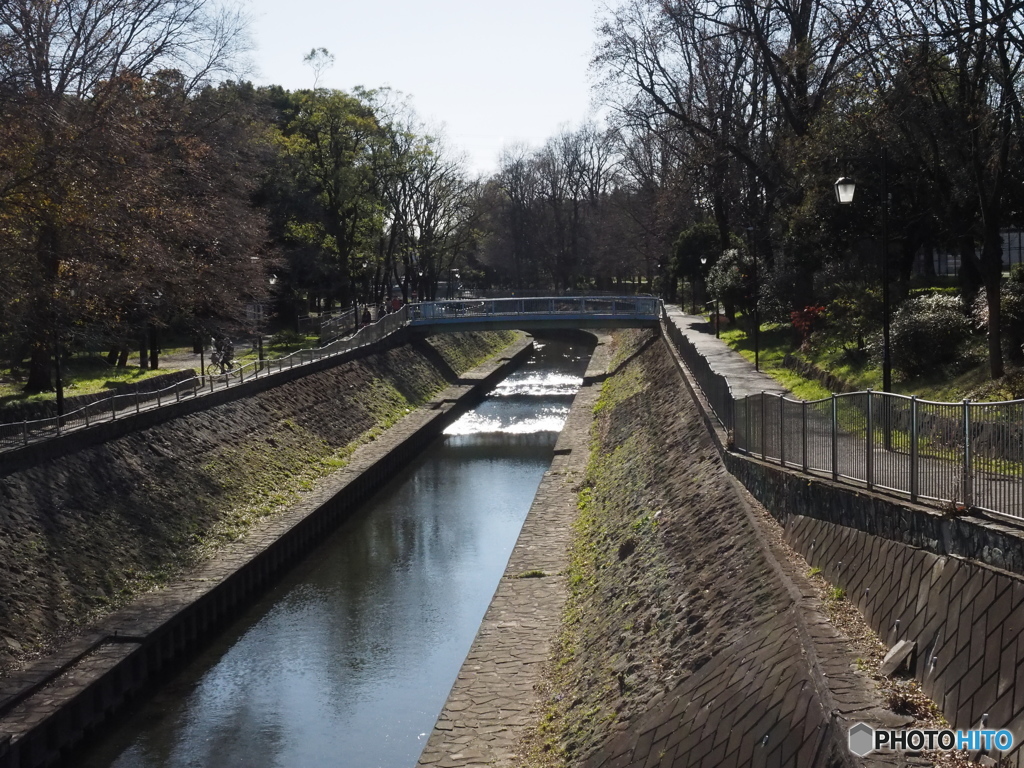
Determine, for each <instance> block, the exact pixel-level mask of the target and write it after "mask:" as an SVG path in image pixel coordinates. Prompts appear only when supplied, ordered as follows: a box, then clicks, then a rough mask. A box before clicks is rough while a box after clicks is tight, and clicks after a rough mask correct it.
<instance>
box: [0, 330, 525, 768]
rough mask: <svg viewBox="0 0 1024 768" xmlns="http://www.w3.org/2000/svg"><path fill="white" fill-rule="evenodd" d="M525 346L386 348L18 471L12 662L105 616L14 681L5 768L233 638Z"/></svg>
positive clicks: (7, 689) (51, 750)
mask: <svg viewBox="0 0 1024 768" xmlns="http://www.w3.org/2000/svg"><path fill="white" fill-rule="evenodd" d="M511 338H512V337H511V336H509V335H505V336H503V337H498V338H494V337H490V338H488V337H486V335H480V334H467V335H465V336H461V337H444V338H439V339H436V340H431V341H430V343H428V342H424V341H419V342H415V343H413V344H411V345H405V346H400V347H395V348H391V349H378V350H376V351H375V352H374V353H373V354H367V355H364V356H362V357H355V358H352V359H348V360H346V361H342V362H340V364H336V365H334V366H332V367H324V368H323V369H322V370H320V371H318V372H315V373H313V374H311V375H309V376H305V377H301V378H300V377H295V378H292V379H291V380H290V381H287V382H285V383H284V384H282V385H280V386H278V387H273V388H263V389H262V390H260V391H257V392H254V393H250V396H249V397H245V398H242V399H232V400H230V401H227V402H221V403H219V404H214V405H213V407H211V408H208V409H206V410H203V411H195V412H192V413H185V414H182V415H179V416H178V417H177V418H171V419H169V420H163V421H161V422H160V423H157V424H153V425H152V426H149V427H148V428H145V429H142V430H139V431H135V432H130V433H127V434H124V435H122V436H120V437H118V438H115V439H112V440H110V441H107V442H103V443H100V444H94V445H87V446H84V447H81V448H79V449H78V450H74V449H72V448H69V447H67V446H65V447H64V448H63V449H62V450H61V451H60V452H59V453H60V457H59V459H57V460H54V461H51V462H43V463H40V464H35V465H31V466H23V467H20V468H7V467H5V468H4V469H5V472H4V474H3V475H2V476H0V477H2V485H0V489H2V492H3V494H4V505H3V506H2V507H0V511H2V519H0V524H2V527H0V546H2V547H3V549H4V551H5V554H7V553H10V554H11V555H13V556H12V557H11V558H10V559H8V560H5V562H4V567H2V568H0V580H6V582H7V583H6V584H5V585H4V589H3V590H2V591H0V594H3V595H4V602H3V609H4V613H3V615H2V616H0V633H2V634H3V636H4V637H6V638H7V639H8V642H7V647H8V648H12V647H14V646H18V645H20V646H22V647H23V648H24V647H26V646H28V645H29V644H30V643H32V642H36V641H37V640H36V637H39V636H41V635H43V633H44V632H45V630H46V629H47V628H48V627H53V626H55V625H57V626H59V622H60V621H61V620H62V618H63V619H64V620H65V621H66V622H67V624H66V625H65V627H64V629H65V631H66V632H70V631H71V630H72V629H73V628H74V626H73V625H72V624H71V622H70V620H69V619H68V618H67V616H66V615H64V614H63V611H62V610H61V609H62V608H63V609H64V610H66V611H70V609H69V608H68V607H67V606H68V605H72V606H77V607H79V608H81V607H82V606H84V605H87V604H88V598H89V597H93V598H94V599H95V600H96V602H97V603H98V605H99V606H100V607H103V608H106V609H107V610H106V611H105V612H104V613H105V615H104V616H102V617H101V618H98V619H97V620H96V621H95V622H94V623H93V624H92V625H91V627H90V628H89V629H87V630H86V631H84V632H83V633H82V634H81V635H80V636H79V637H77V638H76V639H74V640H72V641H70V642H67V643H64V644H62V645H60V646H59V648H58V649H57V650H56V651H55V652H53V653H50V654H48V655H47V656H45V657H44V658H43V659H41V660H39V661H38V662H35V663H33V664H30V665H28V666H27V667H25V668H23V669H21V670H20V671H18V672H17V673H11V674H8V675H7V676H6V677H4V678H3V679H2V680H0V766H2V767H3V768H8V767H10V768H14V767H15V766H17V767H18V768H27V767H28V766H38V765H47V764H49V763H51V762H52V761H54V760H55V759H57V758H58V757H59V756H60V754H61V753H62V752H63V751H66V750H67V749H68V748H69V747H70V746H71V745H73V744H74V743H76V742H77V741H78V740H79V739H81V738H82V736H83V735H85V734H87V733H88V732H89V731H90V730H92V729H94V728H95V727H96V726H97V725H99V724H100V723H101V722H102V721H103V720H104V719H105V718H106V717H108V716H109V714H110V713H111V712H113V711H114V710H116V709H117V708H118V707H120V706H122V705H123V704H124V702H125V701H126V700H127V699H130V698H131V696H133V695H135V694H136V693H137V692H139V691H140V690H142V689H143V688H144V687H145V686H146V685H147V683H148V682H149V681H150V680H151V679H153V678H154V677H156V676H158V675H159V674H160V673H161V672H162V671H163V670H165V669H167V668H169V667H170V666H171V665H174V664H176V663H177V661H178V659H180V658H181V657H182V656H183V655H185V654H187V653H189V652H190V651H192V650H193V649H195V648H197V647H198V646H199V645H200V644H201V643H202V642H203V640H204V638H205V637H206V636H208V635H209V634H210V633H211V632H212V631H215V630H216V629H218V628H219V627H222V626H224V624H225V623H226V622H227V621H228V620H229V619H230V618H232V617H233V616H234V615H235V614H236V613H237V612H238V611H239V610H240V609H241V608H243V607H244V606H245V605H247V604H248V603H249V602H250V601H251V599H252V598H253V597H255V596H256V595H257V594H258V593H259V592H260V591H262V590H263V589H264V588H266V587H267V586H269V585H270V584H271V583H273V581H274V580H275V579H276V578H277V576H278V575H280V574H281V573H282V572H283V571H284V570H285V569H287V568H288V567H289V566H290V565H291V564H293V563H294V562H296V561H297V560H298V559H300V558H301V557H302V556H303V554H304V553H305V552H307V551H308V550H309V549H311V548H312V547H314V546H316V544H317V543H318V542H319V541H321V540H322V539H323V536H324V534H325V533H326V532H327V531H328V530H329V529H331V528H332V527H333V526H334V525H336V524H337V523H338V522H340V521H341V520H342V519H343V518H344V517H345V516H347V515H348V514H349V512H350V511H351V510H352V509H353V508H354V507H355V506H356V505H357V504H358V503H360V502H361V501H362V500H363V499H365V498H366V497H367V496H368V495H369V494H371V493H372V492H373V491H374V490H375V489H376V488H377V487H379V486H380V485H381V484H382V483H383V482H384V481H386V480H387V479H388V478H389V477H390V476H391V475H392V474H393V473H394V472H395V471H396V470H397V469H398V468H399V467H401V466H402V465H403V464H404V463H406V462H407V461H408V460H409V459H411V458H412V457H413V456H414V455H415V454H416V453H418V452H419V451H420V450H421V449H422V447H423V446H424V445H425V444H426V443H427V442H428V441H429V440H430V439H432V438H433V437H435V436H436V435H437V434H438V432H439V431H440V430H441V429H443V427H444V426H445V425H446V424H447V423H449V422H450V420H451V419H453V418H455V415H456V413H457V412H459V411H460V410H461V409H462V408H463V407H465V406H468V405H471V404H472V402H473V401H475V399H477V398H478V397H480V396H482V394H483V392H485V391H486V390H487V389H488V388H489V387H490V386H491V385H492V384H493V383H495V382H496V381H497V380H499V379H500V378H501V377H503V376H504V375H506V374H507V372H508V370H510V369H511V368H512V367H514V366H515V365H516V364H518V362H519V360H520V359H522V357H524V356H525V355H526V354H528V352H529V349H528V347H529V342H528V341H523V340H521V341H519V342H517V343H515V344H514V345H513V346H511V347H508V349H506V350H505V351H504V352H502V353H501V356H500V357H499V358H496V359H493V360H491V361H490V362H488V363H486V364H484V365H482V366H480V367H478V368H475V369H473V370H472V371H470V372H468V373H463V374H462V375H461V376H460V375H458V372H460V371H462V370H464V369H465V368H466V367H467V366H468V365H469V363H470V362H471V361H474V360H479V359H481V358H482V357H486V356H487V355H488V354H490V353H491V352H493V351H494V350H495V349H497V348H500V347H504V346H506V345H507V344H508V342H509V340H510V339H511ZM446 385H447V386H446ZM414 406H420V407H419V408H418V409H415V410H413V408H414ZM410 411H411V412H410ZM395 422H397V423H395ZM392 423H394V426H391V427H390V429H386V427H388V426H390V425H391V424H392ZM33 543H34V546H33ZM189 546H192V547H193V548H194V551H192V552H191V558H192V561H193V563H194V564H193V565H192V566H191V567H190V568H188V569H186V570H185V571H184V572H183V574H182V575H181V576H179V577H177V578H174V579H172V580H170V582H169V583H168V584H167V585H166V586H164V587H163V588H162V589H159V590H156V591H153V592H150V593H148V594H144V595H142V596H141V597H138V598H137V599H135V600H133V601H131V602H130V603H129V604H127V605H126V606H124V607H121V608H117V609H115V610H112V611H111V610H110V605H111V602H112V599H114V598H116V596H117V595H118V593H119V592H120V591H122V590H127V589H129V588H130V587H132V586H133V584H132V581H131V580H132V575H133V574H135V573H139V572H144V575H143V576H142V577H141V578H139V579H138V580H137V581H136V582H135V583H134V586H135V587H139V586H145V585H146V584H147V583H151V582H152V580H154V579H155V578H156V575H155V573H157V572H159V570H160V569H161V568H164V569H169V568H172V567H176V566H178V567H180V566H182V565H185V564H187V561H186V560H175V558H174V555H175V552H176V551H177V550H179V549H181V550H184V549H186V548H188V547H189ZM214 546H216V549H215V552H214V556H212V557H210V556H209V552H210V548H212V547H214ZM204 555H206V556H207V557H206V559H205V560H203V561H202V562H199V563H198V564H195V561H196V560H198V558H201V557H203V556H204ZM147 569H148V570H147ZM147 579H148V581H147ZM12 585H13V586H12ZM20 588H23V589H24V592H25V594H22V595H18V594H16V592H14V591H8V590H17V589H20ZM9 596H10V598H9ZM62 596H64V597H65V598H66V599H65V601H63V602H62V601H61V599H60V598H61V597H62ZM11 598H14V599H11ZM30 631H32V632H35V633H36V636H35V637H33V636H32V635H30V634H29V632H30ZM18 633H20V634H19V636H20V637H22V638H23V639H22V641H18V640H17V639H15V637H14V635H15V634H18Z"/></svg>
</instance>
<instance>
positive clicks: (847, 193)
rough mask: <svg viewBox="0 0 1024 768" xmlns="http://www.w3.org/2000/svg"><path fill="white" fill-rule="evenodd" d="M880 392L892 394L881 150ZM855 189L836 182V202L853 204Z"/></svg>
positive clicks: (885, 163)
mask: <svg viewBox="0 0 1024 768" xmlns="http://www.w3.org/2000/svg"><path fill="white" fill-rule="evenodd" d="M880 160H881V170H882V391H883V392H892V360H891V358H890V356H889V153H888V151H887V150H886V149H885V147H883V148H882V155H881V158H880ZM856 189H857V185H856V182H854V180H853V179H850V178H847V177H846V176H843V177H842V178H840V179H837V180H836V183H835V190H836V200H837V201H838V202H839V203H840V204H842V205H848V204H850V203H852V202H853V195H854V192H855V191H856Z"/></svg>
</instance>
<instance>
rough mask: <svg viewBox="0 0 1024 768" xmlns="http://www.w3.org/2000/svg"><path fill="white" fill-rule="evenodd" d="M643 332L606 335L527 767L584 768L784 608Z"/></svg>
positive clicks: (680, 394) (676, 385) (678, 389)
mask: <svg viewBox="0 0 1024 768" xmlns="http://www.w3.org/2000/svg"><path fill="white" fill-rule="evenodd" d="M648 334H650V332H646V331H645V332H641V331H631V332H624V333H620V334H617V336H616V343H617V345H618V349H617V352H616V356H617V358H618V361H619V364H621V365H619V364H616V365H613V366H612V369H613V370H616V373H615V375H613V376H612V377H610V378H609V379H608V380H607V381H606V382H605V383H604V385H603V390H602V394H601V398H600V400H599V402H598V404H597V406H596V409H595V410H596V421H595V427H594V433H593V444H592V455H591V460H590V466H589V470H588V476H587V479H586V481H585V483H584V487H583V488H582V489H581V490H580V494H579V510H580V512H579V518H578V521H577V524H576V527H577V530H576V538H575V543H574V545H573V548H572V552H571V566H570V572H569V583H570V595H569V600H568V603H567V608H566V613H565V616H564V620H563V621H564V626H563V631H562V634H561V637H560V640H559V645H558V650H557V652H556V659H555V664H554V670H553V675H552V680H551V688H550V690H551V704H550V707H549V711H548V713H547V715H546V718H545V722H544V724H543V725H542V726H541V732H540V734H539V736H538V739H537V740H536V743H535V744H534V747H535V748H534V751H533V761H534V763H535V764H538V765H542V764H549V765H582V764H585V763H586V762H587V759H588V758H589V757H591V756H593V755H595V753H596V752H597V751H598V750H599V749H600V748H601V747H602V745H604V744H606V743H607V742H608V741H609V740H610V739H612V738H613V737H614V736H615V735H616V734H617V733H619V732H620V731H623V730H627V729H628V728H629V727H630V724H631V721H633V720H635V719H637V718H639V717H640V716H641V715H643V714H644V713H645V712H647V711H649V710H650V709H651V708H652V707H654V706H656V702H658V701H659V700H660V699H661V698H662V697H663V696H664V694H665V693H666V692H668V691H671V690H672V689H674V688H676V687H677V686H678V685H679V683H680V682H681V681H683V680H685V679H686V678H688V677H689V676H691V675H693V674H694V673H695V672H696V671H697V670H700V669H701V668H702V667H704V666H705V665H707V664H708V663H709V662H710V661H711V660H712V659H713V658H714V657H715V655H716V654H717V653H718V652H719V651H720V650H721V649H722V648H724V647H726V646H728V645H729V644H730V643H732V642H734V641H736V640H737V639H739V638H741V637H742V636H743V634H744V632H746V631H747V630H748V629H749V628H750V627H751V626H752V624H755V623H758V622H760V621H763V620H765V619H767V618H768V617H770V616H773V615H774V614H775V613H776V611H777V603H778V602H779V601H780V600H782V599H783V598H782V596H781V594H780V592H781V588H780V587H779V585H778V584H777V583H776V582H775V581H774V580H772V579H766V578H765V576H766V574H767V572H768V566H767V564H766V562H765V560H764V557H763V555H762V554H761V551H760V550H759V548H758V546H757V545H756V543H755V540H754V534H753V531H752V529H751V526H750V524H749V522H748V521H747V519H746V517H745V516H744V515H743V513H742V511H741V508H740V506H739V500H738V498H737V496H736V491H735V490H734V487H733V486H732V484H731V482H730V481H729V480H728V479H727V476H726V472H725V470H724V468H723V467H722V464H721V462H720V461H719V460H718V457H717V454H716V453H715V450H714V447H713V446H712V444H711V442H710V439H709V437H708V435H707V433H706V432H705V431H704V428H703V426H702V424H701V423H700V421H699V419H698V418H697V414H696V411H695V409H694V405H693V403H692V401H691V400H690V397H689V395H688V393H687V392H686V390H685V389H684V388H683V385H682V383H681V381H680V380H679V378H678V374H677V372H676V371H675V370H674V369H673V367H672V362H671V359H670V358H669V356H668V354H667V352H666V350H665V349H664V347H663V345H661V344H660V343H654V344H650V343H647V342H649V341H650V339H649V335H648Z"/></svg>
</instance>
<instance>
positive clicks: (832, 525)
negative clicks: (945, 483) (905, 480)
mask: <svg viewBox="0 0 1024 768" xmlns="http://www.w3.org/2000/svg"><path fill="white" fill-rule="evenodd" d="M727 466H728V467H729V469H730V471H731V472H733V474H735V475H736V476H737V477H738V478H740V479H741V480H742V481H743V483H744V485H746V487H747V488H748V489H750V491H751V493H753V494H754V495H755V496H756V497H757V498H759V499H760V500H761V501H762V503H763V504H764V505H765V506H766V507H767V508H768V509H770V510H771V511H772V513H773V514H774V515H775V516H776V517H777V518H778V519H779V521H780V522H781V523H782V524H783V525H784V527H785V530H786V538H787V540H788V541H789V543H790V544H791V546H792V547H793V548H794V549H795V550H797V551H798V552H800V553H801V554H802V555H803V556H804V558H805V559H806V560H807V562H808V563H810V564H811V565H812V566H814V567H817V568H821V570H822V575H823V576H825V578H827V579H828V580H829V582H831V583H832V584H834V585H836V586H838V587H841V588H842V589H844V590H845V591H846V594H847V596H848V597H849V599H850V600H851V601H852V602H853V603H854V604H855V605H856V606H857V607H858V609H860V612H861V613H862V614H863V615H864V617H865V619H866V620H867V622H868V624H870V625H871V627H872V628H873V629H874V630H875V631H876V632H877V633H878V635H879V636H880V637H881V638H882V640H883V641H884V642H885V643H886V644H887V645H888V646H890V647H891V646H894V645H895V644H896V643H898V642H899V641H901V640H909V641H911V642H913V643H915V644H916V651H915V659H914V675H915V677H916V678H917V679H918V680H919V681H920V682H921V685H922V688H923V690H924V692H925V693H926V694H927V695H928V696H929V698H931V699H932V700H933V701H934V702H935V703H936V704H938V706H939V707H940V708H941V710H942V712H943V714H944V715H945V717H946V719H947V720H948V721H949V722H950V723H951V724H952V725H953V726H955V727H956V728H959V729H969V728H984V729H994V730H998V729H1002V728H1006V729H1009V730H1010V731H1011V732H1012V733H1013V734H1014V735H1015V738H1016V741H1017V744H1018V748H1016V749H1014V751H1013V752H1012V754H1011V756H1009V760H1010V761H1011V762H1010V763H1008V764H1011V765H1015V766H1020V765H1024V750H1021V749H1020V748H1019V745H1020V744H1021V743H1022V742H1024V578H1022V573H1024V571H1022V557H1024V545H1022V544H1024V542H1022V538H1021V532H1020V531H1019V530H1017V529H1015V528H1012V527H1010V526H1008V525H1004V524H1000V523H997V522H995V521H991V520H985V519H981V518H970V517H949V516H945V515H943V514H942V512H941V511H939V510H932V509H927V508H923V507H916V506H911V505H904V504H900V503H898V502H896V501H893V500H888V499H884V498H880V497H878V496H875V495H873V494H869V493H866V492H861V491H857V490H855V489H852V488H849V487H846V488H844V487H842V486H840V485H838V484H834V483H831V482H829V481H827V480H822V479H817V478H808V477H806V476H804V475H802V474H800V473H796V472H791V471H787V470H783V469H782V468H780V467H772V466H769V465H765V464H763V463H762V462H758V461H756V460H752V459H748V458H746V457H741V456H737V455H730V456H729V457H728V460H727ZM1000 566H1001V567H1000ZM1009 569H1012V570H1009ZM990 754H991V755H992V756H993V757H999V756H1001V755H1000V753H998V752H996V751H995V750H992V751H991V753H990Z"/></svg>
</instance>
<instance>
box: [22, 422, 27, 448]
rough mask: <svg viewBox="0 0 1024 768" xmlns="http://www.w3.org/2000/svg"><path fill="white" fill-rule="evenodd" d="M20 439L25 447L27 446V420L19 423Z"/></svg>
mask: <svg viewBox="0 0 1024 768" xmlns="http://www.w3.org/2000/svg"><path fill="white" fill-rule="evenodd" d="M21 439H22V441H23V442H24V443H25V445H28V420H27V419H26V420H25V421H23V422H21Z"/></svg>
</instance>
